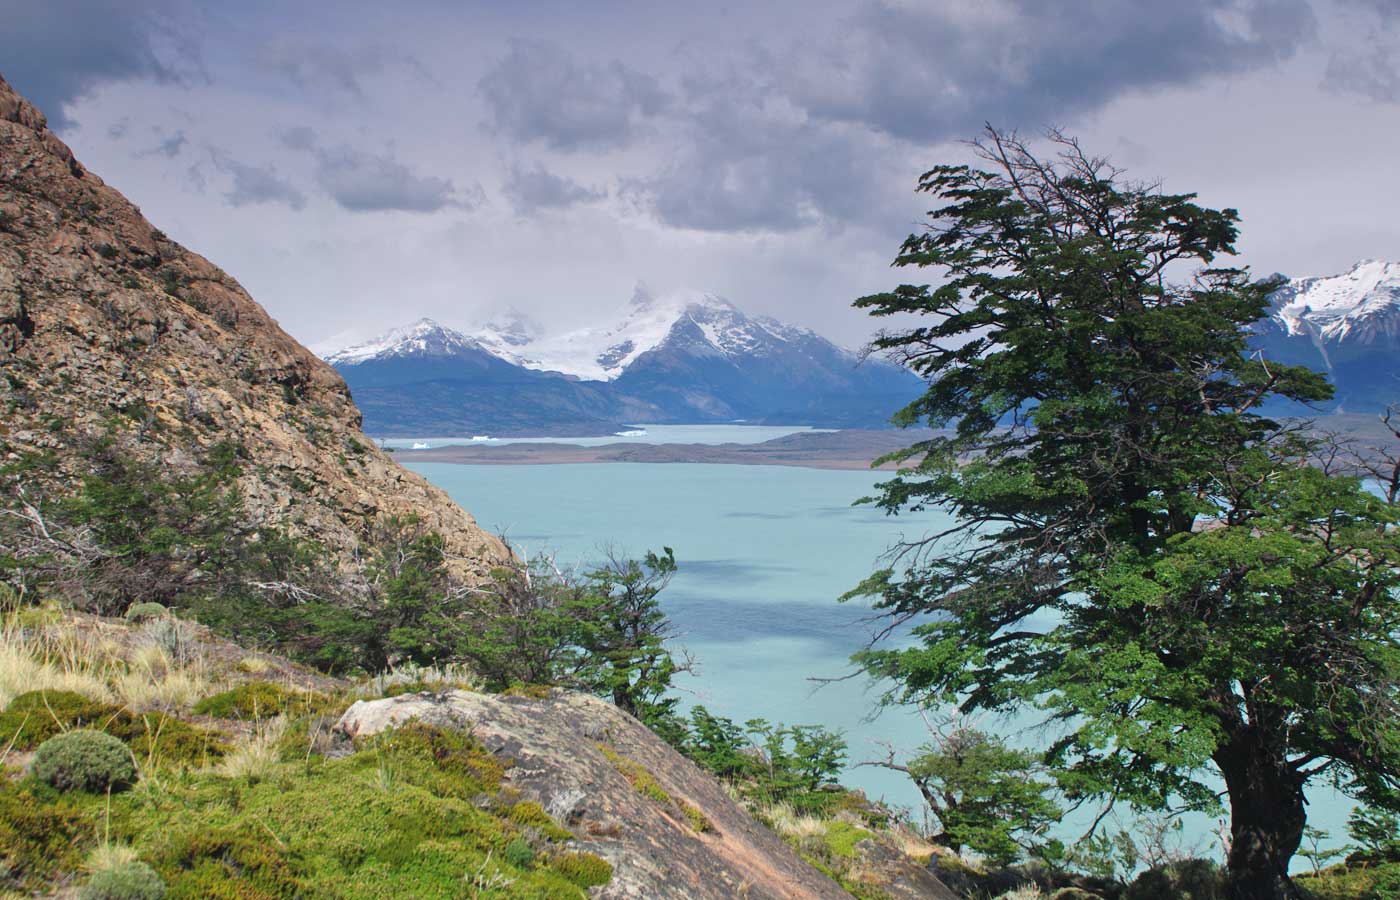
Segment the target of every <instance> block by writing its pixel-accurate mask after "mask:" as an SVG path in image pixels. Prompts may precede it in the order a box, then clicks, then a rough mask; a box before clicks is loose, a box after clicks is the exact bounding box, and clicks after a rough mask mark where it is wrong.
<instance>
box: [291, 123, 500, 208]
mask: <svg viewBox="0 0 1400 900" xmlns="http://www.w3.org/2000/svg"><path fill="white" fill-rule="evenodd" d="M282 143H283V145H284V146H286V147H288V148H289V149H292V150H301V151H305V152H308V153H310V154H311V155H312V157H313V158H314V159H315V161H316V183H317V184H318V185H320V187H321V189H322V190H323V191H325V192H326V193H327V194H329V195H330V197H331V199H333V200H334V201H335V202H336V203H337V204H338V205H339V206H340V207H341V208H342V209H345V210H348V211H350V212H383V211H387V210H398V211H402V212H419V213H430V212H437V211H438V210H440V209H445V208H448V207H457V208H460V209H473V208H475V207H477V206H479V205H481V203H482V202H483V201H484V199H485V197H484V194H483V192H482V190H481V187H480V185H471V186H470V187H467V188H460V189H459V188H458V187H457V185H456V184H454V183H453V182H452V180H451V179H448V178H442V177H439V176H437V175H420V174H418V173H416V172H414V171H413V170H412V169H410V168H409V167H408V166H407V165H406V164H404V163H402V162H400V161H399V160H398V159H396V158H394V157H393V156H392V155H391V154H390V153H387V152H385V153H367V152H365V151H362V150H357V149H355V148H353V147H350V146H349V145H347V144H339V145H337V146H334V147H328V146H325V145H323V144H322V143H321V142H320V140H319V138H318V137H317V135H316V132H315V131H313V130H312V129H310V128H307V127H305V126H298V127H296V128H291V129H288V130H286V131H284V132H282Z"/></svg>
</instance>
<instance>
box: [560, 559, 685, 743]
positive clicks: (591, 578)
mask: <svg viewBox="0 0 1400 900" xmlns="http://www.w3.org/2000/svg"><path fill="white" fill-rule="evenodd" d="M675 574H676V557H675V554H674V553H673V552H672V550H671V548H670V547H663V548H662V552H661V553H655V552H652V551H648V552H647V554H646V556H645V557H643V558H642V559H641V560H640V561H638V560H635V559H626V558H624V557H622V556H620V555H619V554H617V553H616V552H610V553H609V554H608V560H607V562H606V563H604V564H603V565H601V566H599V567H598V568H596V569H593V570H591V571H589V572H586V573H584V576H583V583H584V587H585V590H584V591H583V593H582V596H581V598H580V599H579V600H578V601H577V602H576V604H575V607H576V612H577V616H578V621H579V625H580V627H579V643H580V645H581V647H582V649H583V651H584V654H583V656H582V658H581V665H580V671H579V673H578V675H577V678H578V680H579V681H580V682H581V683H582V684H583V685H584V686H585V687H587V688H588V689H589V690H591V691H593V692H594V693H596V694H599V695H601V696H605V697H608V698H610V699H611V700H612V701H613V703H614V704H615V705H616V706H617V707H618V708H619V709H621V710H622V711H623V712H626V713H627V714H629V715H631V716H635V717H637V718H639V719H642V720H643V721H648V720H652V719H660V718H665V717H667V716H670V715H671V712H672V709H673V707H674V706H675V704H676V700H675V698H674V697H667V696H666V695H667V693H669V692H670V690H671V680H672V679H673V678H675V676H676V673H678V672H681V671H685V670H688V669H689V668H690V663H689V660H687V659H685V658H684V656H678V655H677V652H676V651H672V650H671V649H670V648H668V647H667V646H666V641H667V640H668V639H669V638H671V637H672V636H673V635H672V629H671V622H670V619H668V618H667V617H666V614H665V613H664V612H663V611H662V610H661V604H660V602H659V601H658V600H657V595H658V594H660V593H661V592H662V591H663V590H665V589H666V586H667V585H668V584H670V583H671V578H672V577H673V576H674V575H675Z"/></svg>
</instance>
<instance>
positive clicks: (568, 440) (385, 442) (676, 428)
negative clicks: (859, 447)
mask: <svg viewBox="0 0 1400 900" xmlns="http://www.w3.org/2000/svg"><path fill="white" fill-rule="evenodd" d="M826 430H828V429H822V428H810V427H808V426H806V425H633V426H630V427H629V428H628V430H626V431H619V432H618V433H616V434H611V435H607V436H605V437H507V438H498V437H491V436H490V435H477V436H476V437H415V438H377V439H376V443H379V444H381V445H382V446H385V447H392V448H394V449H396V450H408V449H414V448H415V445H419V444H427V445H428V446H427V447H421V446H419V447H416V449H419V450H424V449H428V448H431V447H455V446H463V445H466V446H472V447H480V446H486V447H501V446H504V445H506V444H526V443H529V444H577V445H579V446H581V447H601V446H602V445H604V444H761V443H763V442H764V441H771V440H773V439H774V438H780V437H786V436H787V435H789V434H799V433H803V432H821V431H826Z"/></svg>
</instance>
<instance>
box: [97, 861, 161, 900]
mask: <svg viewBox="0 0 1400 900" xmlns="http://www.w3.org/2000/svg"><path fill="white" fill-rule="evenodd" d="M164 896H165V882H164V881H161V878H160V876H159V875H157V874H156V870H155V869H152V868H151V867H150V866H148V865H146V864H145V863H143V862H129V863H126V864H125V865H122V866H117V867H116V868H112V869H105V870H103V871H101V872H97V873H96V874H94V875H93V876H92V878H90V879H88V883H87V884H85V885H83V886H82V888H81V889H80V890H79V891H78V900H161V898H163V897H164Z"/></svg>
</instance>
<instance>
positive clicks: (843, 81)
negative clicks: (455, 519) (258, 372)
mask: <svg viewBox="0 0 1400 900" xmlns="http://www.w3.org/2000/svg"><path fill="white" fill-rule="evenodd" d="M0 74H3V75H4V76H5V77H6V78H7V79H8V80H9V81H10V82H11V83H12V84H13V85H14V86H15V87H16V88H17V89H18V90H20V91H21V92H23V93H25V94H26V95H27V96H28V97H29V98H30V99H32V100H33V101H35V102H36V103H37V104H39V106H40V107H41V108H42V109H43V110H44V111H45V113H47V114H48V116H49V119H50V123H51V124H52V125H53V126H54V128H55V129H56V130H57V131H58V132H59V134H60V135H61V136H62V137H63V138H64V139H65V140H66V141H67V142H68V143H69V144H70V145H71V146H72V147H73V149H74V150H75V152H76V153H77V155H78V157H79V158H80V159H82V160H83V161H84V162H85V163H86V164H87V165H88V166H89V168H91V169H93V170H94V171H95V172H97V173H98V174H99V175H101V176H102V177H103V178H104V179H105V180H106V181H107V182H108V183H110V184H112V185H114V186H116V187H117V188H119V189H120V190H122V191H123V192H124V193H126V194H127V196H129V197H130V198H131V199H132V200H133V201H134V202H135V203H137V204H138V205H139V206H141V208H142V209H143V210H144V212H145V213H146V215H147V216H148V217H149V218H150V219H151V220H152V222H154V223H155V224H156V225H157V226H158V227H160V228H162V229H163V230H164V231H166V232H167V233H168V234H170V235H171V236H172V237H174V238H175V239H177V240H179V241H181V242H182V243H184V244H185V245H187V246H189V247H190V248H192V249H194V250H197V251H198V252H200V253H203V254H204V255H206V256H208V257H209V258H210V259H212V260H213V261H214V262H215V263H217V264H218V265H220V266H222V267H223V268H224V269H226V270H227V271H228V272H230V273H231V274H232V275H233V276H234V277H236V278H237V279H239V280H240V281H241V282H242V283H243V285H244V286H245V287H247V288H248V290H249V291H250V292H251V293H252V294H253V296H254V297H255V298H256V299H257V300H259V301H260V302H261V303H262V304H263V305H264V306H265V307H266V308H267V309H268V310H269V311H270V312H271V313H272V314H273V315H274V316H276V317H277V318H278V319H279V320H280V321H281V322H282V324H283V325H284V326H285V327H286V328H287V329H288V330H289V331H291V332H292V334H294V335H295V336H297V337H298V338H300V339H302V340H303V341H305V342H308V343H312V342H316V341H321V340H324V339H326V338H327V337H329V336H331V335H334V334H336V333H338V332H345V331H359V332H368V331H373V330H377V329H379V328H382V327H387V326H391V325H396V324H401V323H403V322H405V321H408V320H411V319H415V318H417V317H419V316H424V315H427V316H432V317H434V318H437V319H439V320H441V321H443V322H445V323H447V324H449V325H456V326H467V325H470V324H471V323H472V322H473V321H475V320H479V319H481V318H484V317H485V316H486V315H488V314H489V313H490V312H491V311H493V310H496V309H502V308H505V307H515V308H518V309H520V310H522V311H525V312H527V313H529V314H531V315H533V316H534V317H535V318H536V319H539V320H541V321H543V322H545V323H546V324H549V325H552V326H555V327H565V326H573V325H577V324H580V323H582V322H584V321H588V320H589V319H590V317H596V316H599V315H601V314H603V313H604V312H605V311H609V310H612V309H614V308H616V307H617V306H618V305H619V304H621V303H622V302H624V301H625V300H626V299H627V298H628V297H629V296H630V295H631V294H632V291H633V288H634V286H635V285H636V284H637V282H638V281H642V282H645V283H646V284H648V285H650V286H651V287H652V288H654V289H656V290H665V289H667V288H679V287H692V288H700V289H703V290H708V291H712V292H715V293H718V294H721V295H723V296H726V297H728V298H729V299H731V300H733V301H734V302H735V303H737V304H738V305H740V306H741V307H743V308H745V309H748V310H750V311H754V312H763V313H768V314H772V315H776V316H778V317H780V318H783V319H786V320H789V321H792V322H795V323H797V324H802V325H807V326H810V327H813V328H817V329H818V330H821V331H823V332H825V333H827V334H829V335H830V336H832V337H834V338H836V339H838V340H840V341H841V342H843V343H846V344H849V345H858V344H860V343H861V342H862V341H863V340H864V339H865V337H866V336H867V334H868V333H869V331H870V330H871V328H870V326H869V324H868V323H867V321H866V320H865V319H864V318H863V316H862V315H861V314H859V313H857V312H855V311H852V310H851V309H850V308H849V305H850V301H851V300H852V299H853V298H855V297H856V296H859V295H861V294H863V293H870V292H873V291H876V290H883V289H886V288H888V287H892V286H893V285H894V284H896V283H898V282H899V281H900V280H904V278H906V277H912V276H908V275H907V273H900V272H895V271H893V270H891V269H889V268H888V266H889V261H890V259H891V258H892V257H893V255H894V253H895V251H896V250H897V248H898V245H899V243H900V241H901V240H902V239H903V238H904V236H905V235H907V234H908V233H909V232H910V231H911V230H912V229H914V228H915V227H917V223H918V222H919V220H920V215H921V212H922V210H924V209H925V208H926V204H925V203H923V202H922V200H921V199H920V198H919V197H918V196H917V195H916V194H914V193H913V191H912V187H913V185H914V183H915V181H916V178H917V176H918V174H919V173H920V172H922V171H924V170H925V169H927V168H929V167H931V166H933V165H935V164H938V163H941V162H948V161H960V160H962V159H964V158H965V157H966V150H965V149H964V148H963V146H962V145H961V144H960V143H959V141H960V140H962V139H965V138H968V137H970V136H973V135H975V133H976V131H977V130H978V129H979V128H980V126H981V125H982V123H983V122H986V121H990V122H992V123H993V124H995V125H997V126H999V127H1002V128H1008V129H1011V128H1016V129H1021V130H1023V131H1035V130H1037V129H1039V128H1042V127H1043V126H1045V125H1058V126H1062V127H1064V128H1065V129H1067V130H1068V131H1069V132H1071V133H1072V134H1076V135H1078V136H1080V137H1081V138H1082V140H1083V141H1084V143H1085V145H1086V147H1087V148H1088V149H1089V150H1090V151H1093V152H1097V153H1104V154H1108V155H1110V156H1111V157H1112V158H1113V160H1114V161H1115V162H1116V163H1117V164H1119V165H1120V166H1123V167H1125V168H1126V169H1127V170H1128V173H1129V175H1131V176H1134V177H1141V178H1149V179H1157V178H1160V179H1163V180H1164V182H1165V185H1166V187H1167V188H1168V189H1170V190H1172V191H1197V192H1199V193H1200V194H1201V196H1202V198H1203V202H1205V203H1207V204H1210V205H1214V206H1234V207H1237V208H1238V209H1239V210H1240V211H1241V214H1242V216H1243V220H1244V224H1243V240H1242V242H1241V245H1240V247H1241V250H1242V254H1241V258H1240V260H1239V261H1240V262H1242V263H1244V264H1248V265H1250V266H1252V267H1253V268H1254V269H1255V270H1256V271H1257V272H1260V273H1269V272H1274V271H1282V272H1285V273H1288V274H1293V275H1306V274H1329V273H1333V272H1336V271H1340V270H1343V269H1345V268H1347V267H1349V266H1350V265H1351V263H1352V262H1354V261H1355V260H1357V259H1360V258H1364V257H1385V258H1390V259H1396V258H1400V0H1331V2H1323V0H1243V2H1234V0H1173V2H1170V3H1166V2H1147V0H1058V2H1057V0H1001V2H988V0H982V2H976V3H973V2H953V0H920V2H902V0H877V2H865V0H849V2H826V0H803V2H800V3H799V2H763V3H756V4H751V3H723V2H715V3H710V4H705V3H695V2H693V0H687V2H679V3H668V2H659V0H592V2H584V0H571V2H549V0H539V2H531V0H517V2H510V3H503V2H486V0H483V2H475V3H474V2H449V0H439V2H432V0H422V2H413V0H395V2H383V0H380V2H375V3H360V2H355V0H349V2H344V0H342V2H335V3H330V2H326V3H317V2H311V0H306V2H300V3H274V2H256V0H252V2H250V0H244V2H240V3H207V4H202V3H195V2H180V0H42V2H39V3H35V2H34V0H0Z"/></svg>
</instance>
